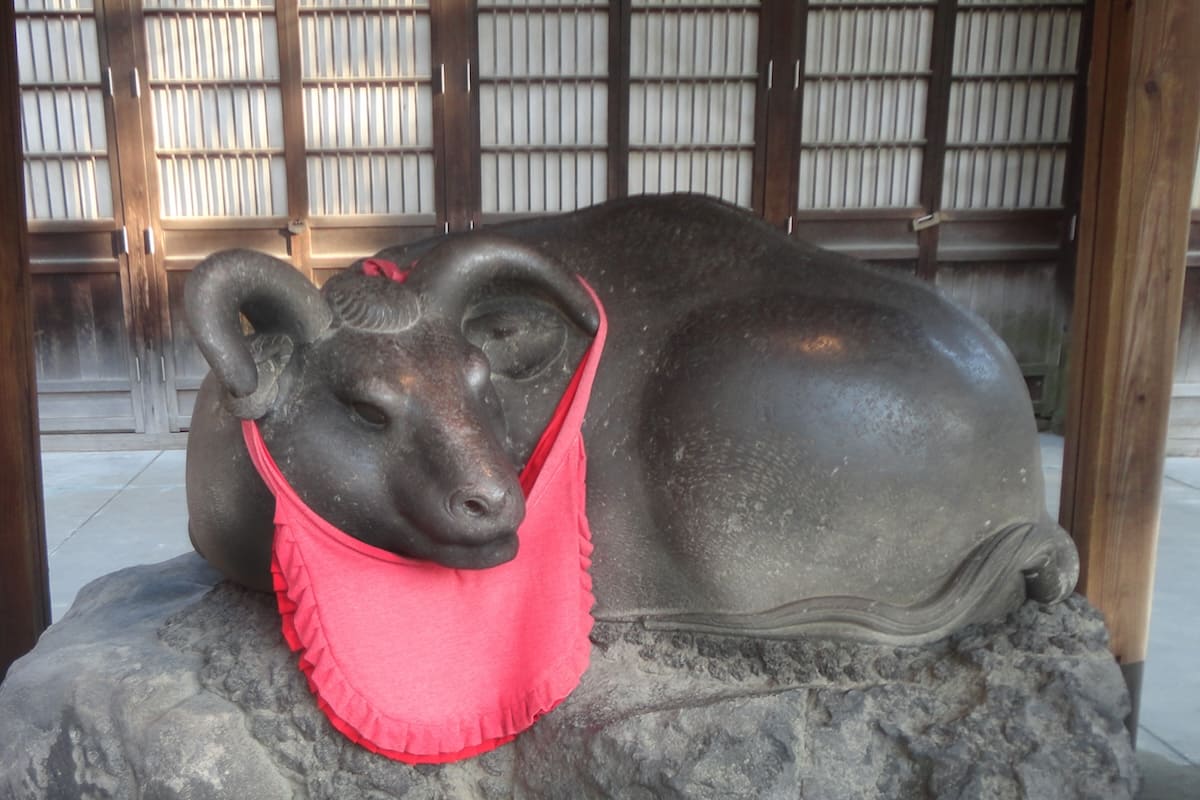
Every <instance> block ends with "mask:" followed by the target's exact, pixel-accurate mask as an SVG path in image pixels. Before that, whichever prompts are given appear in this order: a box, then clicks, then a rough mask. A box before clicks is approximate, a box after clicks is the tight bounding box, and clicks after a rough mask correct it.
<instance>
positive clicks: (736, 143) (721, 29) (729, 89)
mask: <svg viewBox="0 0 1200 800" xmlns="http://www.w3.org/2000/svg"><path fill="white" fill-rule="evenodd" d="M630 6H631V8H630V21H629V28H630V35H629V87H628V92H629V101H628V102H629V105H628V117H629V149H628V191H629V193H630V194H644V193H654V194H657V193H666V192H677V191H685V192H700V193H704V194H710V195H713V196H716V197H720V198H722V199H724V200H727V201H729V202H731V203H736V204H738V205H742V206H746V207H750V206H751V205H753V204H754V190H755V187H754V156H755V144H756V131H755V122H756V102H757V99H758V86H759V72H758V65H759V27H760V22H759V12H760V4H759V2H758V0H740V1H739V2H717V1H716V0H710V1H709V2H676V1H674V0H632V2H631V3H630Z"/></svg>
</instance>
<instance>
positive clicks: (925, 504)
mask: <svg viewBox="0 0 1200 800" xmlns="http://www.w3.org/2000/svg"><path fill="white" fill-rule="evenodd" d="M492 231H493V232H487V233H473V234H466V235H461V236H450V237H438V238H436V239H432V240H429V241H425V242H421V243H418V244H415V245H411V246H404V247H397V248H390V249H388V250H386V251H384V252H383V253H381V254H380V257H382V258H386V259H389V260H391V261H395V262H397V263H399V264H401V265H403V266H407V265H409V264H412V263H413V262H415V266H414V267H413V270H412V274H411V276H410V277H409V278H408V280H407V282H406V283H404V284H403V285H401V284H398V283H392V282H390V281H386V280H381V279H380V278H377V277H368V276H366V275H363V274H362V272H361V268H360V266H359V265H356V266H355V267H352V268H351V269H349V270H347V271H345V272H343V273H340V274H338V275H337V276H336V277H334V278H333V279H331V280H329V281H328V282H327V283H326V285H325V286H324V287H323V289H321V290H318V289H317V288H316V287H314V286H313V285H312V284H311V283H309V281H308V280H306V279H305V278H304V277H303V276H301V274H300V273H298V272H297V271H295V270H293V269H292V268H291V267H289V266H288V265H286V264H284V263H283V262H280V261H278V260H276V259H274V258H272V257H269V256H266V255H263V254H260V253H254V252H250V251H229V252H223V253H218V254H216V255H214V256H212V257H210V258H209V259H207V260H206V261H205V262H204V263H202V264H201V265H200V266H198V267H197V268H196V270H195V271H194V272H193V274H192V276H191V278H190V280H189V282H188V286H187V297H186V304H187V313H188V316H189V318H190V322H191V325H192V329H193V331H194V334H195V337H196V340H197V341H198V343H199V345H200V348H201V350H202V351H203V353H204V355H205V356H206V358H207V359H208V361H209V364H210V365H211V367H212V373H211V374H210V375H209V376H208V378H207V379H206V380H205V381H204V384H203V386H202V387H201V389H200V394H199V397H198V399H197V403H196V408H195V412H194V416H193V418H192V432H191V436H190V440H189V446H188V463H187V488H188V512H189V515H190V532H191V536H192V541H193V543H194V545H195V547H196V549H197V550H198V551H199V552H200V553H201V554H202V555H203V556H204V557H205V558H207V559H208V560H209V561H210V562H212V563H213V564H214V565H216V566H217V567H218V568H219V569H221V570H222V571H223V572H224V573H225V574H226V575H227V576H228V577H230V578H232V579H233V580H235V581H238V582H240V583H242V584H245V585H247V586H251V587H256V588H260V589H264V590H265V589H268V588H269V587H270V576H269V568H268V566H269V558H270V542H271V537H272V533H273V527H272V509H273V507H274V501H273V498H272V496H271V495H270V494H269V492H268V490H267V489H266V487H265V486H264V484H263V483H262V481H261V480H260V478H259V477H258V474H257V473H256V472H255V470H254V468H253V466H252V464H251V463H250V460H249V459H248V456H247V452H246V449H245V446H244V444H243V441H242V434H241V431H240V422H241V419H243V418H252V419H257V420H258V421H259V426H260V429H261V431H262V435H263V438H264V440H265V441H266V443H267V446H268V449H269V450H270V452H271V453H272V454H273V456H274V458H275V460H276V461H277V462H278V464H279V466H280V468H281V470H282V472H283V474H284V475H285V476H286V477H287V479H288V480H289V482H290V483H291V485H292V486H293V487H294V488H295V489H296V491H297V492H298V493H299V495H300V497H301V498H303V499H304V501H305V502H306V503H307V504H308V505H309V506H310V507H312V508H313V509H314V510H316V511H317V512H318V513H319V514H321V515H322V516H324V517H325V518H326V519H327V520H329V521H330V522H332V523H333V524H335V525H336V526H337V527H339V528H340V529H342V530H343V531H345V532H347V533H348V534H350V535H351V536H354V537H356V538H359V539H361V540H363V541H365V542H368V543H370V544H373V545H376V546H378V547H382V548H385V549H387V550H390V551H393V552H396V553H399V554H401V555H406V556H410V557H414V558H420V559H431V560H433V561H435V562H439V563H442V564H445V565H448V566H454V567H460V568H480V569H483V568H487V567H490V566H493V565H496V564H498V563H502V562H503V561H505V560H507V559H510V558H512V557H513V555H514V554H515V552H516V548H517V547H518V546H519V543H518V542H517V537H516V535H515V532H516V530H517V526H518V524H519V523H520V522H521V519H522V514H523V503H522V497H521V492H520V489H519V488H518V484H517V474H518V470H519V468H520V466H521V465H522V464H523V463H524V461H525V459H526V458H527V457H528V456H529V454H530V450H531V449H532V447H533V446H534V443H535V441H536V440H537V438H538V435H539V433H540V431H541V430H542V427H543V426H544V425H545V423H546V420H547V419H548V418H549V417H550V415H551V413H552V411H553V409H554V407H555V405H556V403H557V402H558V399H559V397H560V395H561V394H562V392H563V390H564V388H565V386H566V383H567V382H568V380H569V379H570V377H571V375H572V373H573V370H574V368H575V365H576V364H577V363H578V361H579V359H580V357H581V354H582V353H583V352H584V350H585V349H586V346H587V344H588V342H589V340H590V336H591V334H592V333H594V331H595V328H596V325H597V313H596V310H595V308H594V306H593V304H592V303H591V301H590V299H589V298H588V296H587V295H586V293H585V292H584V291H583V290H582V289H581V287H580V286H579V284H578V282H577V281H576V279H575V278H574V277H573V274H576V273H577V274H578V275H581V276H583V277H584V278H585V279H586V280H587V281H588V282H589V284H590V285H591V286H592V287H594V288H595V290H596V292H597V293H598V295H599V297H600V298H601V300H602V301H603V304H604V306H605V308H606V310H607V314H608V317H609V326H610V333H609V339H608V345H607V348H606V350H605V353H604V358H603V361H602V362H601V366H600V371H599V374H598V375H597V378H596V384H595V389H594V392H593V394H592V397H591V402H590V406H589V411H588V416H587V420H586V423H585V426H584V435H585V439H586V443H587V451H588V463H589V474H588V487H587V495H588V516H589V518H590V520H591V525H592V531H593V541H594V544H595V552H594V555H593V566H592V575H593V580H594V587H595V595H596V601H597V604H596V608H595V615H596V616H597V617H598V618H603V619H640V620H643V621H644V622H645V624H647V625H650V626H659V627H669V628H682V629H698V630H707V631H715V632H725V633H733V634H743V635H761V636H795V635H804V634H820V635H833V636H842V637H852V638H858V639H865V640H871V641H880V642H890V643H900V644H915V643H920V642H924V641H929V640H932V639H936V638H938V637H941V636H944V635H946V634H947V633H949V632H951V631H953V630H955V629H957V628H959V627H961V626H963V625H966V624H969V623H972V622H977V621H982V620H986V619H988V618H992V617H995V616H997V615H1000V614H1003V613H1004V612H1006V611H1007V610H1010V609H1012V608H1014V607H1015V606H1016V605H1018V604H1019V603H1020V602H1022V601H1023V600H1024V599H1025V598H1026V597H1032V598H1035V599H1037V600H1040V601H1045V602H1053V601H1057V600H1060V599H1062V598H1063V597H1064V596H1066V595H1067V594H1068V593H1069V592H1070V591H1071V590H1072V589H1073V587H1074V584H1075V580H1076V575H1077V572H1078V558H1077V555H1076V552H1075V549H1074V546H1073V544H1072V542H1071V540H1070V539H1069V537H1068V536H1067V535H1066V533H1065V532H1064V531H1063V530H1062V529H1061V528H1060V527H1059V526H1058V525H1057V524H1056V523H1055V522H1054V521H1053V520H1051V519H1050V518H1049V517H1048V516H1047V513H1046V510H1045V506H1044V497H1043V484H1042V473H1041V469H1040V463H1039V462H1040V455H1039V448H1038V440H1037V433H1036V429H1035V425H1034V420H1033V417H1032V414H1031V411H1030V404H1029V399H1028V396H1027V394H1026V390H1025V384H1024V382H1023V379H1022V376H1021V373H1020V371H1019V370H1018V368H1017V365H1016V363H1015V362H1014V361H1013V358H1012V356H1011V355H1010V354H1009V352H1008V351H1007V349H1006V348H1005V346H1004V344H1003V343H1002V342H1001V340H1000V339H999V338H998V337H997V336H996V335H995V334H994V333H992V332H991V331H990V330H989V329H988V327H987V326H986V325H985V324H984V323H982V322H981V321H980V320H979V319H977V318H976V317H974V316H972V315H971V314H969V313H968V312H965V311H963V310H961V309H959V308H958V307H956V306H955V305H953V304H952V303H950V302H948V301H947V300H945V299H943V298H942V297H941V296H939V295H938V294H937V293H936V291H934V290H933V289H932V288H930V287H928V286H926V285H924V284H922V283H919V282H917V281H915V280H911V279H909V278H907V277H903V276H899V275H894V274H891V273H887V272H883V271H879V270H876V269H873V268H870V267H868V266H865V265H863V264H861V263H859V262H858V261H855V260H853V259H851V258H848V257H845V256H842V255H838V254H835V253H832V252H828V251H825V250H822V249H819V248H817V247H814V246H811V245H808V244H804V243H799V242H795V241H792V240H790V239H788V238H787V237H785V236H783V235H782V234H780V233H778V232H777V231H775V230H774V229H772V228H771V227H770V226H768V225H766V224H765V223H763V222H762V221H760V220H758V219H756V218H754V217H752V216H750V215H749V214H747V213H745V212H743V211H741V210H738V209H735V208H733V207H731V206H727V205H724V204H722V203H719V202H716V201H713V200H709V199H704V198H699V197H694V196H670V197H644V198H633V199H627V200H619V201H614V202H610V203H605V204H603V205H599V206H595V207H592V208H588V209H585V210H582V211H579V212H576V213H572V214H568V215H565V216H559V217H552V218H544V219H536V220H530V221H522V222H518V223H514V224H509V225H505V226H502V227H498V228H495V229H492ZM239 314H242V315H244V316H245V318H246V319H247V320H248V321H249V323H250V324H251V326H252V327H253V330H254V332H253V333H252V334H250V335H245V334H244V332H243V327H242V323H241V320H240V317H239Z"/></svg>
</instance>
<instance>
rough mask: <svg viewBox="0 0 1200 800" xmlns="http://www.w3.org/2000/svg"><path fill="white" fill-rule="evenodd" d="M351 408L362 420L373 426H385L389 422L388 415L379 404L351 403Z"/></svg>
mask: <svg viewBox="0 0 1200 800" xmlns="http://www.w3.org/2000/svg"><path fill="white" fill-rule="evenodd" d="M349 405H350V410H351V411H352V412H353V413H354V416H355V417H357V418H358V419H359V420H360V421H361V422H363V423H365V424H366V425H368V426H370V427H372V428H383V427H385V426H386V425H387V423H388V416H387V414H385V413H384V412H383V410H382V409H381V408H379V406H375V405H371V404H370V403H361V402H360V403H350V404H349Z"/></svg>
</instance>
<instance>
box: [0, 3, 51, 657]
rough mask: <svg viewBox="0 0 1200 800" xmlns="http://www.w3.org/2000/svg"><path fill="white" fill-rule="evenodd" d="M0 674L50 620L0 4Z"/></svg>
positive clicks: (8, 55)
mask: <svg viewBox="0 0 1200 800" xmlns="http://www.w3.org/2000/svg"><path fill="white" fill-rule="evenodd" d="M0 37H2V38H0V42H2V43H3V44H0V121H3V124H0V319H3V320H4V324H3V325H0V353H3V354H5V356H4V358H0V409H3V413H2V414H0V475H2V476H4V477H3V479H2V480H0V509H2V512H0V552H3V553H4V557H3V558H0V680H3V678H4V675H5V674H6V673H7V672H8V667H9V665H10V664H11V663H12V662H13V661H15V660H16V659H17V658H18V657H20V656H21V655H23V654H24V653H26V652H28V651H29V650H30V649H31V648H32V647H33V646H34V644H36V643H37V639H38V636H40V635H41V633H42V631H43V630H45V629H46V626H47V625H49V624H50V580H49V574H48V572H47V566H46V530H45V514H44V511H43V508H42V477H41V457H40V451H39V449H38V438H37V434H38V419H37V393H36V383H35V381H34V368H33V308H32V303H31V299H32V292H31V291H30V281H31V280H32V276H31V275H30V272H29V247H28V243H27V240H26V230H25V227H26V226H25V193H24V183H25V176H24V167H23V158H22V150H21V129H20V125H21V122H20V120H21V106H20V96H21V90H20V86H19V81H18V76H17V37H16V14H15V12H14V10H13V4H12V3H4V4H0Z"/></svg>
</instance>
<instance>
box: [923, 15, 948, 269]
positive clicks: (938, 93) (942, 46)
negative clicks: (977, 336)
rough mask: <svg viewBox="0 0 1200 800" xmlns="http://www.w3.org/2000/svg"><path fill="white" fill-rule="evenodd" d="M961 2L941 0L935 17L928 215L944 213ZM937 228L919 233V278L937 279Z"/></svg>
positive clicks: (927, 162) (928, 118)
mask: <svg viewBox="0 0 1200 800" xmlns="http://www.w3.org/2000/svg"><path fill="white" fill-rule="evenodd" d="M957 17H958V0H938V4H937V9H936V10H935V11H934V15H933V46H932V51H931V52H930V56H929V69H930V71H931V75H930V78H929V97H928V101H927V102H926V106H925V155H924V157H923V159H922V163H921V205H922V207H924V209H925V211H926V213H936V212H938V211H941V209H942V177H943V175H944V173H945V169H946V123H947V114H949V111H950V84H951V72H953V61H954V31H955V22H956V18H957ZM938 233H939V231H938V226H936V225H933V226H931V227H928V228H925V229H923V230H921V231H919V232H918V233H917V275H918V277H921V278H924V279H925V280H927V281H931V282H932V281H934V280H936V279H937V259H938Z"/></svg>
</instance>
